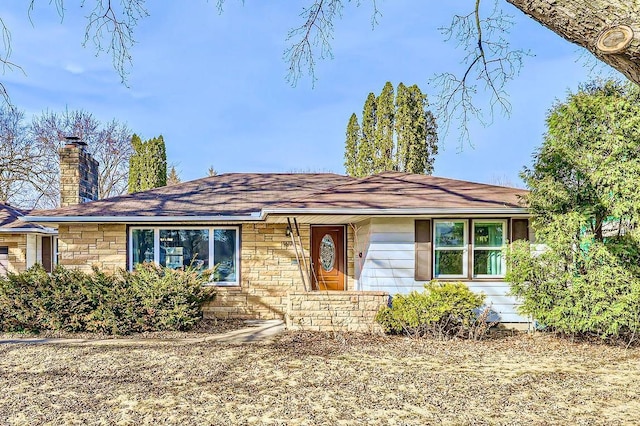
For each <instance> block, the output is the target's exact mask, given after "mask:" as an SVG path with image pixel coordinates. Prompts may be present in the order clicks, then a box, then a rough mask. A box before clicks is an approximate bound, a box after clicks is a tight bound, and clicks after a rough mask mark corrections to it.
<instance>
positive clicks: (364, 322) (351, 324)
mask: <svg viewBox="0 0 640 426" xmlns="http://www.w3.org/2000/svg"><path fill="white" fill-rule="evenodd" d="M388 298H389V294H387V293H384V292H375V291H312V292H301V293H291V294H290V295H289V306H288V308H287V317H286V319H287V328H288V329H290V330H311V331H360V332H381V331H382V329H381V327H380V325H379V324H378V323H376V321H375V317H376V314H377V313H378V311H379V310H380V308H381V307H383V306H386V304H387V301H388Z"/></svg>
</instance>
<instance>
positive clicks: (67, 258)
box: [58, 223, 127, 272]
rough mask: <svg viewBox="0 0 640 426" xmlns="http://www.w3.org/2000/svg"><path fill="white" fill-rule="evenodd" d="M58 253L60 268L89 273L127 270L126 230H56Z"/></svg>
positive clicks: (94, 226) (100, 227)
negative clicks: (97, 270)
mask: <svg viewBox="0 0 640 426" xmlns="http://www.w3.org/2000/svg"><path fill="white" fill-rule="evenodd" d="M58 252H59V254H60V264H61V265H62V266H66V267H70V268H74V269H81V270H83V271H85V272H90V271H91V267H92V266H97V267H98V268H99V269H100V270H102V271H115V270H117V269H119V268H126V267H127V229H126V225H120V224H91V223H87V224H69V225H60V226H58Z"/></svg>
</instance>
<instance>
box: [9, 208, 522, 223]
mask: <svg viewBox="0 0 640 426" xmlns="http://www.w3.org/2000/svg"><path fill="white" fill-rule="evenodd" d="M529 213H530V212H529V210H528V209H526V208H521V207H500V208H495V207H494V208H479V209H474V208H447V207H435V208H412V209H403V208H395V209H371V208H369V209H367V208H365V209H359V208H346V209H345V208H330V209H323V208H314V209H308V208H304V207H300V208H271V209H263V210H262V211H260V212H253V213H251V214H250V215H244V216H22V217H20V220H22V221H25V222H38V223H80V222H82V223H160V222H183V223H200V222H259V221H264V220H265V219H266V218H267V216H269V215H270V214H278V215H367V216H375V215H378V216H416V215H477V214H482V215H513V214H523V215H528V214H529Z"/></svg>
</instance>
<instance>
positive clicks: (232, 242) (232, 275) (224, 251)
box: [213, 229, 236, 281]
mask: <svg viewBox="0 0 640 426" xmlns="http://www.w3.org/2000/svg"><path fill="white" fill-rule="evenodd" d="M213 264H214V265H215V272H214V273H213V280H214V281H236V230H235V229H215V230H214V231H213Z"/></svg>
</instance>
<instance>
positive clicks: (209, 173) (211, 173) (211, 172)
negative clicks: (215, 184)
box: [207, 165, 218, 177]
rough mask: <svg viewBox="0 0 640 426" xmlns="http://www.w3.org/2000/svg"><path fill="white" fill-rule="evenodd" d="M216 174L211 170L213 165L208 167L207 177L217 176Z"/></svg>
mask: <svg viewBox="0 0 640 426" xmlns="http://www.w3.org/2000/svg"><path fill="white" fill-rule="evenodd" d="M217 174H218V172H217V171H216V169H214V168H213V165H211V166H209V170H207V176H210V177H211V176H217Z"/></svg>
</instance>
